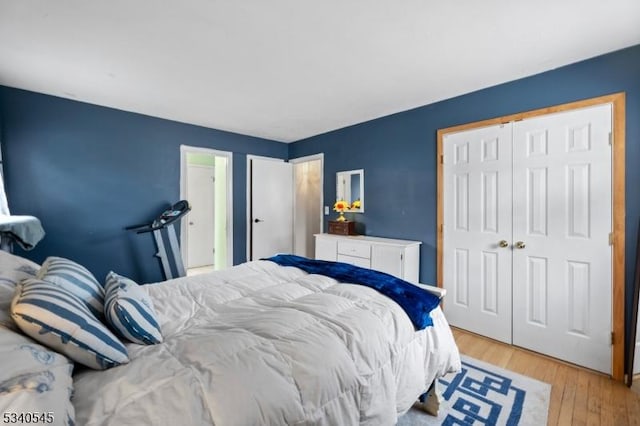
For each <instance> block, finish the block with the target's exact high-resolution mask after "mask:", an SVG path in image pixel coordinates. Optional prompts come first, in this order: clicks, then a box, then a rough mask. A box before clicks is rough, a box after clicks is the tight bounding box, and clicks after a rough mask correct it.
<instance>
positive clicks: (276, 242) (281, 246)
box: [249, 158, 293, 260]
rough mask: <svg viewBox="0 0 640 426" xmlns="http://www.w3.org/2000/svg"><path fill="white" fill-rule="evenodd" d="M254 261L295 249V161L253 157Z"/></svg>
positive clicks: (251, 254) (251, 207) (251, 200)
mask: <svg viewBox="0 0 640 426" xmlns="http://www.w3.org/2000/svg"><path fill="white" fill-rule="evenodd" d="M249 164H250V166H249V167H250V179H251V194H250V207H249V208H250V215H249V219H250V241H249V244H250V257H251V258H250V260H258V259H261V258H264V257H269V256H273V255H275V254H278V253H291V252H292V251H293V169H292V167H291V163H285V162H284V161H276V160H264V159H256V158H254V159H251V160H250V163H249Z"/></svg>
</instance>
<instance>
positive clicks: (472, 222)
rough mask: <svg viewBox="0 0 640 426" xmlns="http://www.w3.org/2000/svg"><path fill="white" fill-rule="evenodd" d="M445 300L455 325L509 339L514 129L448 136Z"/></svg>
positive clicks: (446, 150)
mask: <svg viewBox="0 0 640 426" xmlns="http://www.w3.org/2000/svg"><path fill="white" fill-rule="evenodd" d="M444 156H445V157H444V158H445V160H444V179H445V183H444V185H445V196H444V217H445V228H444V287H445V288H446V289H447V290H448V291H449V294H450V295H451V296H450V297H447V302H446V303H445V304H444V310H445V312H446V314H447V318H448V320H449V322H450V323H451V324H452V325H455V326H457V327H461V328H464V329H467V330H470V331H473V332H476V333H479V334H483V335H485V336H489V337H492V338H494V339H497V340H501V341H504V342H510V340H511V251H510V250H509V249H508V248H506V247H500V244H499V243H500V241H501V240H505V241H510V236H511V232H512V230H511V200H510V196H509V194H510V193H511V130H510V127H509V126H501V125H498V126H492V127H488V128H484V129H476V130H473V131H467V132H461V133H456V134H451V135H447V136H446V137H445V140H444Z"/></svg>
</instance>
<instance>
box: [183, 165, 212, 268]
mask: <svg viewBox="0 0 640 426" xmlns="http://www.w3.org/2000/svg"><path fill="white" fill-rule="evenodd" d="M214 173H215V171H214V167H213V166H203V165H193V164H189V165H188V166H187V200H189V203H190V204H191V211H190V212H189V214H188V215H187V216H186V218H185V220H186V221H187V232H188V236H187V268H196V267H201V266H209V265H213V262H214V247H215V227H214V223H215V218H214V215H215V208H214V206H215V201H214V200H215V198H214V196H215V186H214V177H215V174H214Z"/></svg>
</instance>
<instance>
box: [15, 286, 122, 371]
mask: <svg viewBox="0 0 640 426" xmlns="http://www.w3.org/2000/svg"><path fill="white" fill-rule="evenodd" d="M11 316H12V318H13V320H14V321H15V322H16V324H17V325H18V327H20V329H21V330H22V331H23V332H24V333H25V334H27V335H29V336H31V337H32V338H33V339H35V340H37V341H39V342H40V343H42V344H44V345H46V346H48V347H50V348H52V349H55V350H56V351H58V352H60V353H62V354H65V355H67V356H68V357H69V358H71V359H73V360H74V361H77V362H79V363H81V364H84V365H86V366H87V367H90V368H94V369H96V370H104V369H106V368H110V367H115V366H117V365H120V364H124V363H127V362H129V357H128V354H127V349H126V348H125V347H124V345H123V344H122V342H120V340H118V338H117V337H116V336H114V335H113V333H111V332H110V331H109V330H108V329H107V327H105V325H104V324H102V323H101V322H100V321H99V320H98V319H97V318H96V317H95V315H93V313H92V312H91V311H90V310H89V308H87V306H86V305H85V303H84V302H83V301H82V300H80V299H79V298H78V297H76V296H75V295H74V294H72V293H71V292H69V291H67V290H66V289H64V288H62V287H59V286H57V285H55V284H52V283H49V282H46V281H41V280H37V279H26V280H22V281H21V282H20V283H19V284H18V286H17V288H16V294H15V296H14V298H13V301H12V303H11Z"/></svg>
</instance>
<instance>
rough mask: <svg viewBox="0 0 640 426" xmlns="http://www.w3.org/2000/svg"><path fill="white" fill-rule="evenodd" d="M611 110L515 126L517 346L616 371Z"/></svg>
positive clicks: (567, 114) (598, 109)
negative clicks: (519, 244)
mask: <svg viewBox="0 0 640 426" xmlns="http://www.w3.org/2000/svg"><path fill="white" fill-rule="evenodd" d="M610 132H611V106H610V105H604V106H597V107H592V108H587V109H583V110H576V111H571V112H564V113H560V114H554V115H549V116H543V117H538V118H534V119H529V120H524V121H520V122H516V123H514V132H513V133H514V141H513V170H514V174H513V185H514V188H521V190H519V191H518V190H515V191H514V193H513V213H514V216H513V217H514V222H513V231H514V234H513V241H514V242H517V241H522V242H523V243H524V244H525V247H524V248H521V249H519V248H517V247H515V248H514V252H513V276H514V282H513V286H514V289H513V343H514V344H516V345H519V346H523V347H526V348H529V349H532V350H535V351H538V352H542V353H545V354H548V355H551V356H554V357H558V358H561V359H564V360H567V361H570V362H573V363H576V364H579V365H583V366H586V367H589V368H592V369H595V370H599V371H602V372H605V373H610V372H611V346H610V340H611V336H610V333H611V274H612V270H611V259H612V258H611V256H612V253H611V246H610V245H609V233H610V232H611V230H612V216H611V147H610V145H609V133H610Z"/></svg>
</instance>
